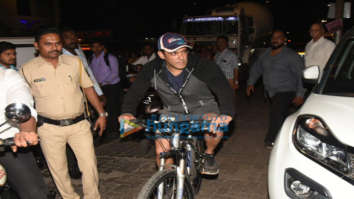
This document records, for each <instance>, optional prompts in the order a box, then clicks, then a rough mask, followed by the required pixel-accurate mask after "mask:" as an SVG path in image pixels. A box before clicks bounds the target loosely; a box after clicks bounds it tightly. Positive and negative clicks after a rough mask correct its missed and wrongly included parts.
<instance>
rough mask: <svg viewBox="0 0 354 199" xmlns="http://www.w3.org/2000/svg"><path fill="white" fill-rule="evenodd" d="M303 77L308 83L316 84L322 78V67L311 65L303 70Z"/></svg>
mask: <svg viewBox="0 0 354 199" xmlns="http://www.w3.org/2000/svg"><path fill="white" fill-rule="evenodd" d="M303 77H304V80H305V82H306V83H311V84H316V83H317V81H318V80H319V78H320V67H319V66H309V67H306V68H305V69H304V70H303Z"/></svg>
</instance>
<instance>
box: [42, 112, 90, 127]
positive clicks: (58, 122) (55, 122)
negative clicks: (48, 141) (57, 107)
mask: <svg viewBox="0 0 354 199" xmlns="http://www.w3.org/2000/svg"><path fill="white" fill-rule="evenodd" d="M84 119H85V115H84V114H82V115H80V116H78V117H76V118H72V119H64V120H53V119H50V118H47V117H43V116H40V115H38V122H39V123H40V124H43V123H48V124H53V125H57V126H69V125H73V124H75V123H78V122H80V121H81V120H84ZM37 126H40V125H37Z"/></svg>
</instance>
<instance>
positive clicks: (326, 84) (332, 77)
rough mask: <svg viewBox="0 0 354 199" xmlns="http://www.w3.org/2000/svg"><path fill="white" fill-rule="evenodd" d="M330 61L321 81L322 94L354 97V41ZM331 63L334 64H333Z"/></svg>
mask: <svg viewBox="0 0 354 199" xmlns="http://www.w3.org/2000/svg"><path fill="white" fill-rule="evenodd" d="M342 47H343V48H340V49H339V51H338V52H335V57H334V59H333V61H332V60H330V62H329V65H328V66H327V68H326V69H325V71H324V76H325V77H324V78H323V79H322V80H321V83H320V88H321V90H322V92H321V93H323V94H327V95H336V96H349V97H354V40H353V39H351V40H349V41H348V42H346V44H345V45H344V46H342ZM331 61H332V63H333V64H331Z"/></svg>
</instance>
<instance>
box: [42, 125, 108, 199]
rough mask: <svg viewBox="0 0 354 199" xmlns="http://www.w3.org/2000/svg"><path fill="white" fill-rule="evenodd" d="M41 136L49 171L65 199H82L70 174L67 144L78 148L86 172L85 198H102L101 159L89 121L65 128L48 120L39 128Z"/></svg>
mask: <svg viewBox="0 0 354 199" xmlns="http://www.w3.org/2000/svg"><path fill="white" fill-rule="evenodd" d="M38 135H39V137H40V139H41V140H40V145H41V148H42V151H43V154H44V156H45V158H46V161H47V164H48V167H49V170H50V172H51V174H52V176H53V179H54V182H55V184H56V186H57V188H58V190H59V192H60V194H61V196H62V197H63V199H80V196H79V195H78V194H77V193H76V192H75V191H74V188H73V186H72V184H71V179H70V176H69V173H68V165H67V158H66V143H68V144H69V145H70V147H71V148H72V150H73V151H74V153H75V156H76V158H77V161H78V164H79V168H80V171H81V172H82V185H83V193H84V198H85V199H100V198H101V197H100V194H99V192H98V172H97V161H96V155H95V151H94V146H93V138H92V134H91V131H90V124H89V122H88V121H87V120H83V121H80V122H78V123H76V124H73V125H70V126H64V127H61V126H56V125H51V124H47V123H44V124H43V125H42V126H41V127H39V128H38Z"/></svg>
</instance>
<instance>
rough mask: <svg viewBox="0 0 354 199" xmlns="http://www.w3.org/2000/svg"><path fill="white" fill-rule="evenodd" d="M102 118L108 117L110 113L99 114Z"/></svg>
mask: <svg viewBox="0 0 354 199" xmlns="http://www.w3.org/2000/svg"><path fill="white" fill-rule="evenodd" d="M98 115H99V116H100V117H108V113H107V112H104V113H99V114H98Z"/></svg>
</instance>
